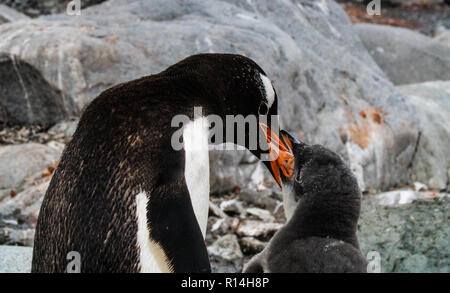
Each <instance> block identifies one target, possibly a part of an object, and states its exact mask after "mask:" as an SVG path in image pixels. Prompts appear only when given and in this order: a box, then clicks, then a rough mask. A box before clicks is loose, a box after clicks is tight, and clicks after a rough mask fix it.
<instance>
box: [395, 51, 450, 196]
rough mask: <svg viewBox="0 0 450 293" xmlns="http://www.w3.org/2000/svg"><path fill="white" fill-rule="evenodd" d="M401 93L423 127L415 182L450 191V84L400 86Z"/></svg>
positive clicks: (414, 167)
mask: <svg viewBox="0 0 450 293" xmlns="http://www.w3.org/2000/svg"><path fill="white" fill-rule="evenodd" d="M448 51H449V53H450V49H449V50H448ZM449 73H450V70H449ZM398 90H399V91H400V92H401V93H403V94H405V95H406V96H408V99H409V101H410V102H411V103H412V104H413V105H414V107H416V112H417V115H418V117H419V118H420V120H421V123H422V132H421V136H420V141H419V144H418V145H417V153H416V155H415V157H414V161H413V165H412V179H413V180H414V181H420V182H423V183H425V184H426V185H428V187H430V188H435V189H438V190H445V189H446V190H450V147H449V146H450V81H434V82H427V83H420V84H412V85H407V86H400V87H398Z"/></svg>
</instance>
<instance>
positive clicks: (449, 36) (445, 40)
mask: <svg viewBox="0 0 450 293" xmlns="http://www.w3.org/2000/svg"><path fill="white" fill-rule="evenodd" d="M435 39H436V40H437V41H438V42H441V43H442V44H444V45H446V46H448V47H450V30H446V31H444V32H442V33H440V34H439V35H438V36H437V37H436V38H435Z"/></svg>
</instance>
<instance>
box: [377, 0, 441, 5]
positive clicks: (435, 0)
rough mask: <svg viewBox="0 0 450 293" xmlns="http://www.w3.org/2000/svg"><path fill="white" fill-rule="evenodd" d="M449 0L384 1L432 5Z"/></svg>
mask: <svg viewBox="0 0 450 293" xmlns="http://www.w3.org/2000/svg"><path fill="white" fill-rule="evenodd" d="M446 1H448V0H385V1H383V2H387V3H391V4H404V5H411V4H426V5H432V4H440V3H444V2H446Z"/></svg>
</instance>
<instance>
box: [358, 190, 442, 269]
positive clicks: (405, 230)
mask: <svg viewBox="0 0 450 293" xmlns="http://www.w3.org/2000/svg"><path fill="white" fill-rule="evenodd" d="M449 210H450V199H449V197H448V196H445V197H441V198H435V199H421V200H417V201H414V202H412V203H409V204H403V205H392V206H380V205H378V204H376V203H372V202H371V201H370V200H365V201H363V205H362V211H361V218H360V221H359V228H358V231H359V241H360V245H361V249H362V251H363V253H364V254H367V253H368V252H369V251H377V252H378V253H379V254H380V256H381V271H382V272H423V273H429V272H441V273H449V272H450V225H449V221H448V217H449V214H448V212H449Z"/></svg>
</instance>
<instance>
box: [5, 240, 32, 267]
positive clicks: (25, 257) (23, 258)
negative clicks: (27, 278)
mask: <svg viewBox="0 0 450 293" xmlns="http://www.w3.org/2000/svg"><path fill="white" fill-rule="evenodd" d="M32 256H33V248H32V247H19V246H1V245H0V273H29V272H30V271H31V259H32Z"/></svg>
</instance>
